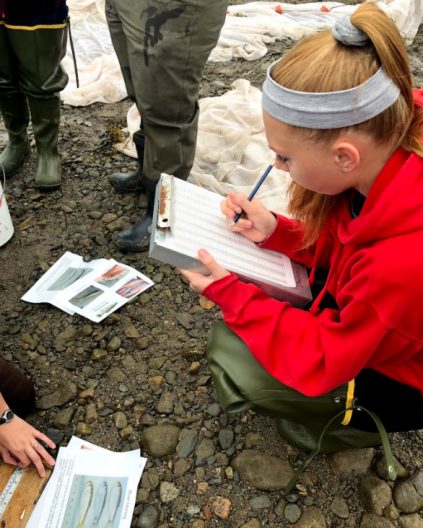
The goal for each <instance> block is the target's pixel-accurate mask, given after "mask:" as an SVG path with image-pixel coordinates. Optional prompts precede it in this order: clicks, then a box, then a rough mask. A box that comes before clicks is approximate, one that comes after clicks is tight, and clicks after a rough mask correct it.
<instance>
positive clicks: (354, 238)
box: [182, 3, 423, 451]
mask: <svg viewBox="0 0 423 528" xmlns="http://www.w3.org/2000/svg"><path fill="white" fill-rule="evenodd" d="M422 105H423V90H420V91H419V90H414V92H413V90H412V84H411V74H410V68H409V64H408V58H407V52H406V49H405V46H404V44H403V42H402V39H401V37H400V34H399V32H398V30H397V29H396V27H395V25H394V24H393V23H392V22H391V21H390V20H389V19H388V17H387V16H386V15H385V14H384V12H383V11H382V10H380V9H379V8H378V7H377V6H375V5H374V4H370V3H369V4H363V5H361V6H360V7H358V8H357V10H356V11H355V12H354V13H353V14H352V15H351V17H344V18H342V19H340V20H339V21H338V22H337V23H336V24H335V26H334V28H333V29H332V30H325V31H322V32H319V33H317V34H314V35H312V36H310V37H307V38H305V39H304V40H302V41H301V42H300V43H298V44H297V45H296V46H295V47H294V48H293V49H292V50H291V51H290V52H289V53H287V54H286V55H284V56H283V57H282V58H281V59H280V60H279V61H277V62H276V63H275V64H274V65H273V66H272V67H271V68H270V69H269V71H268V74H267V78H266V81H265V83H264V86H263V111H264V124H265V130H266V134H267V139H268V143H269V146H270V148H271V149H272V150H273V151H274V152H275V155H276V166H277V167H278V168H281V169H283V170H285V171H288V172H289V173H290V176H291V178H292V180H293V181H292V186H291V194H290V211H291V213H292V217H293V218H292V219H289V218H286V217H283V216H279V215H276V214H273V213H272V212H270V211H268V210H267V209H265V207H264V206H263V205H262V204H261V203H260V202H259V201H258V200H254V199H253V200H252V201H251V202H249V201H248V200H247V198H246V197H245V196H241V195H239V194H236V193H231V194H230V195H229V196H228V197H227V198H226V200H225V201H224V202H223V203H222V212H223V213H224V214H225V215H226V219H227V222H228V225H229V226H230V229H232V231H234V232H238V233H240V234H241V235H242V236H244V237H246V238H247V239H249V240H251V241H253V242H255V243H256V244H258V245H260V246H261V247H263V248H266V249H272V250H276V251H281V252H283V253H285V254H287V255H288V256H289V257H290V258H291V259H293V260H295V261H298V262H300V263H303V264H305V265H306V266H307V267H308V268H309V269H310V270H311V271H310V283H311V285H312V288H313V289H314V290H315V293H316V295H315V296H314V301H313V303H312V304H311V306H310V307H308V309H307V310H304V309H300V308H297V307H294V306H292V305H291V304H290V303H288V302H281V301H278V300H276V299H273V298H271V297H269V296H268V295H266V294H265V293H264V292H263V291H262V290H261V289H260V288H258V287H256V286H254V285H252V284H247V283H245V282H242V281H241V280H240V279H239V278H238V277H237V276H236V275H234V274H232V273H229V272H228V271H227V270H225V269H224V268H223V267H222V266H220V265H219V264H218V263H217V262H216V261H215V260H214V259H213V257H212V256H211V255H210V254H208V253H207V252H206V251H205V250H200V251H199V259H200V260H201V261H202V262H203V264H204V265H205V266H206V267H207V268H208V269H209V271H210V275H208V276H203V275H201V274H199V273H194V272H190V271H185V270H182V273H183V274H184V275H185V276H186V277H187V278H188V280H189V282H190V285H191V287H192V288H193V289H194V290H196V291H198V292H200V293H202V294H203V295H205V296H206V297H208V298H209V299H211V300H212V301H214V302H215V303H217V304H218V305H219V306H220V308H221V311H222V313H223V317H224V321H225V323H226V324H225V323H223V322H220V323H218V324H217V325H215V326H214V327H213V329H212V331H211V335H210V339H209V344H208V361H209V366H210V368H211V371H212V373H213V378H214V382H215V385H216V390H217V394H218V397H219V400H220V402H221V404H222V406H223V408H224V409H225V410H226V411H227V412H239V411H243V410H247V409H254V410H255V411H256V412H259V413H263V414H269V415H274V416H277V417H278V429H279V431H280V433H281V435H282V436H284V437H285V438H286V439H288V440H290V441H291V442H293V443H295V444H297V445H299V446H300V447H303V448H308V449H314V448H316V447H317V445H318V444H319V441H318V440H319V437H320V435H321V432H322V430H323V429H324V428H325V425H326V424H328V422H330V426H329V428H328V429H327V431H326V433H325V435H324V438H323V440H322V442H321V445H320V447H321V448H322V450H325V451H334V450H338V449H342V448H346V447H349V446H351V447H352V446H369V445H376V444H378V443H380V436H379V434H378V433H377V431H378V429H377V428H376V425H375V420H374V419H372V418H371V416H370V415H369V413H368V412H366V410H367V411H370V413H371V414H372V415H373V417H374V418H375V419H376V421H378V419H377V417H379V418H380V419H381V420H382V422H383V424H384V425H385V428H386V429H387V430H388V431H406V430H413V429H419V428H422V427H423V405H422V403H423V397H422V395H423V324H422V323H423V309H422V308H421V299H422V298H423V281H422V280H421V278H420V276H421V270H422V269H423V144H422V136H423V109H422ZM241 212H243V215H242V217H241V219H240V220H239V221H238V222H237V223H235V224H234V223H233V221H232V220H233V217H234V215H235V214H237V213H241ZM322 277H324V278H323V280H322ZM319 285H320V287H319ZM363 409H364V410H363Z"/></svg>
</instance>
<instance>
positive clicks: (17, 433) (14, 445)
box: [0, 415, 56, 477]
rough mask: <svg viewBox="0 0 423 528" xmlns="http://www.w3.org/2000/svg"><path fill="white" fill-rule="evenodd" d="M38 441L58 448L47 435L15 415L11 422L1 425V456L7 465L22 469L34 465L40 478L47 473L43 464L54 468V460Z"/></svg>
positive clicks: (52, 447)
mask: <svg viewBox="0 0 423 528" xmlns="http://www.w3.org/2000/svg"><path fill="white" fill-rule="evenodd" d="M38 440H41V441H42V442H44V443H45V444H46V445H47V446H48V447H50V448H51V449H54V448H55V447H56V445H55V444H54V442H53V441H52V440H50V438H48V437H47V436H46V435H45V434H43V433H40V431H37V429H35V428H34V427H32V425H30V424H29V423H27V422H25V421H24V420H22V419H21V418H19V416H16V415H15V416H14V418H12V420H11V421H10V422H8V423H5V424H2V425H0V456H1V458H2V459H3V461H4V462H5V463H6V464H12V465H14V466H19V467H21V468H25V467H28V466H29V465H30V464H34V466H35V467H36V469H37V471H38V474H39V475H40V477H44V476H45V473H46V472H45V468H44V464H43V462H45V463H46V464H47V465H48V466H54V458H53V457H52V456H50V455H49V454H48V453H47V451H46V450H45V449H44V447H43V446H42V445H41V444H40V443H39V442H38Z"/></svg>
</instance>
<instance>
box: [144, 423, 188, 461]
mask: <svg viewBox="0 0 423 528" xmlns="http://www.w3.org/2000/svg"><path fill="white" fill-rule="evenodd" d="M179 433H180V429H179V427H177V426H176V425H169V424H163V425H153V426H152V427H148V428H147V429H145V430H144V433H143V436H142V440H141V441H142V444H143V446H144V447H145V449H146V450H147V452H148V453H149V454H150V455H151V456H152V457H154V458H161V457H163V456H167V455H170V454H172V453H173V452H174V451H175V448H176V444H177V443H178V437H179Z"/></svg>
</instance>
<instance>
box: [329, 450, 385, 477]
mask: <svg viewBox="0 0 423 528" xmlns="http://www.w3.org/2000/svg"><path fill="white" fill-rule="evenodd" d="M374 451H375V450H374V449H373V447H369V448H366V449H347V450H345V451H340V452H339V453H334V454H333V455H331V456H330V464H331V466H332V469H333V472H334V473H335V474H336V475H340V476H349V475H351V474H353V475H365V474H366V473H367V472H368V471H369V469H370V467H371V465H372V460H373V456H374Z"/></svg>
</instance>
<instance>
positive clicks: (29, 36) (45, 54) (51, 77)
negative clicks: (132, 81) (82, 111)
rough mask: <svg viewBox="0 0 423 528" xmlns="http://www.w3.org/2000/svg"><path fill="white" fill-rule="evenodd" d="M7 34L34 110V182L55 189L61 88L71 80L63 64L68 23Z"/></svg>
mask: <svg viewBox="0 0 423 528" xmlns="http://www.w3.org/2000/svg"><path fill="white" fill-rule="evenodd" d="M8 37H9V41H10V45H11V47H12V49H13V51H14V54H15V55H16V56H17V57H19V72H18V75H19V86H20V89H21V90H22V92H24V93H25V94H26V95H27V98H28V103H29V108H30V112H31V121H32V128H33V131H34V137H35V142H36V145H37V152H38V167H37V174H36V177H35V184H36V186H37V187H38V188H40V189H45V190H48V189H55V188H57V187H59V186H60V183H61V166H60V156H59V152H58V149H57V143H58V133H59V124H60V99H59V95H58V92H60V91H61V90H63V89H64V88H65V86H66V84H67V82H68V76H67V75H66V73H65V72H64V70H63V68H62V67H61V65H60V61H61V60H62V59H63V57H64V55H65V53H66V40H67V26H66V24H63V27H61V28H56V27H55V28H47V29H36V30H34V31H29V30H23V29H8Z"/></svg>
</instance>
